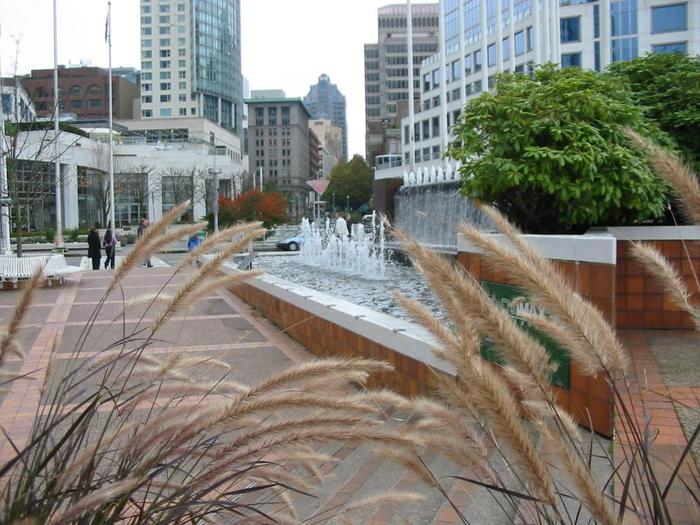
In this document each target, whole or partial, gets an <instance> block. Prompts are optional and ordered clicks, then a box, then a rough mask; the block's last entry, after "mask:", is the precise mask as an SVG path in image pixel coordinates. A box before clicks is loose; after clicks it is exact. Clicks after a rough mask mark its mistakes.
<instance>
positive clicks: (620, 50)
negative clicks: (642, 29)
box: [612, 37, 639, 62]
mask: <svg viewBox="0 0 700 525" xmlns="http://www.w3.org/2000/svg"><path fill="white" fill-rule="evenodd" d="M638 55H639V53H638V44H637V37H633V38H618V39H615V40H613V41H612V61H613V62H621V61H624V60H631V59H633V58H637V56H638Z"/></svg>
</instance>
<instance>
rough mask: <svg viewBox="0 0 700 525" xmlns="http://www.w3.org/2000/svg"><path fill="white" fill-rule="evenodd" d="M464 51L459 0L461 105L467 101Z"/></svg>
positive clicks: (462, 5)
mask: <svg viewBox="0 0 700 525" xmlns="http://www.w3.org/2000/svg"><path fill="white" fill-rule="evenodd" d="M465 52H466V50H465V49H464V0H459V57H460V58H459V61H460V64H462V72H461V73H460V74H461V75H462V76H461V77H460V78H461V79H462V82H461V84H460V85H461V88H460V93H461V95H460V102H461V105H462V106H464V104H465V103H466V101H467V75H466V73H465V69H466V67H467V61H466V59H465V57H464V53H465ZM453 124H454V123H453Z"/></svg>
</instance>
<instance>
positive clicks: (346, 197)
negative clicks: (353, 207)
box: [345, 195, 350, 213]
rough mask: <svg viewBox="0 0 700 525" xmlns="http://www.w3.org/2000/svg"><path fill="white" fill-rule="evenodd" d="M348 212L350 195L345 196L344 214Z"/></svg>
mask: <svg viewBox="0 0 700 525" xmlns="http://www.w3.org/2000/svg"><path fill="white" fill-rule="evenodd" d="M349 211H350V195H346V196H345V213H347V212H349Z"/></svg>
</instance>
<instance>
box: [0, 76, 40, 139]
mask: <svg viewBox="0 0 700 525" xmlns="http://www.w3.org/2000/svg"><path fill="white" fill-rule="evenodd" d="M0 99H1V101H2V115H3V119H4V120H5V121H6V122H7V121H9V122H34V121H35V120H36V110H35V109H34V104H32V100H31V98H30V97H29V93H27V90H26V89H24V86H23V85H22V79H21V78H20V77H14V78H0ZM0 147H2V146H0Z"/></svg>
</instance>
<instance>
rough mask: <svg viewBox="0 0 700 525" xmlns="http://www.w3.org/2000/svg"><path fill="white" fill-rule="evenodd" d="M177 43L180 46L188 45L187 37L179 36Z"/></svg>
mask: <svg viewBox="0 0 700 525" xmlns="http://www.w3.org/2000/svg"><path fill="white" fill-rule="evenodd" d="M177 45H178V46H185V45H187V39H186V38H185V37H179V38H178V39H177Z"/></svg>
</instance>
